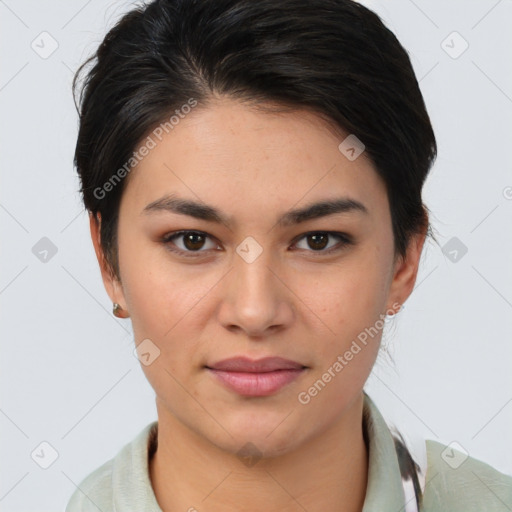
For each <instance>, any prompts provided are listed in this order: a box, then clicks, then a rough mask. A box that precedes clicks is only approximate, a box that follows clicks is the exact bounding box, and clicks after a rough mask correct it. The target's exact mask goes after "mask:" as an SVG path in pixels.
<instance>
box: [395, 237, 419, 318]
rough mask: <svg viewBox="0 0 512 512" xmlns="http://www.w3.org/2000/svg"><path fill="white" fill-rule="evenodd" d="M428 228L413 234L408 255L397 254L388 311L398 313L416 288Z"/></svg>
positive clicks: (408, 247)
mask: <svg viewBox="0 0 512 512" xmlns="http://www.w3.org/2000/svg"><path fill="white" fill-rule="evenodd" d="M425 239H426V230H425V231H423V232H422V233H418V234H415V235H413V236H411V239H410V240H409V244H408V246H407V251H406V255H405V257H404V256H397V258H396V260H395V264H394V271H393V278H392V281H391V286H390V290H389V294H388V297H389V298H388V305H387V308H388V309H387V310H388V311H394V312H395V313H398V311H399V310H400V308H401V306H402V305H403V304H404V302H405V301H406V300H407V298H408V297H409V295H410V294H411V293H412V291H413V289H414V284H415V283H416V276H417V275H418V268H419V263H420V258H421V253H422V250H423V245H424V244H425Z"/></svg>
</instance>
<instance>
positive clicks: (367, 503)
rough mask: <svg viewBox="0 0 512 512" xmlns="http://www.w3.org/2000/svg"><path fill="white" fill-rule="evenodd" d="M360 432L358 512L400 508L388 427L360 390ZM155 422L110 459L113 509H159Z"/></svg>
mask: <svg viewBox="0 0 512 512" xmlns="http://www.w3.org/2000/svg"><path fill="white" fill-rule="evenodd" d="M363 394H364V402H363V432H364V434H365V438H366V440H367V445H368V483H367V488H366V496H365V500H364V505H363V510H362V512H382V510H389V511H393V512H394V511H396V512H400V510H403V508H404V490H403V486H402V479H401V474H400V468H399V465H398V459H397V455H396V450H395V445H394V441H393V438H392V435H391V432H390V430H389V427H388V425H387V423H386V421H385V420H384V418H383V416H382V415H381V413H380V412H379V410H378V409H377V407H376V405H375V404H374V403H373V401H372V400H371V398H370V397H369V396H368V395H367V394H366V392H363ZM157 430H158V422H157V421H154V422H152V423H150V424H148V425H147V426H146V427H144V429H143V430H142V431H141V432H140V433H139V434H138V435H137V437H136V438H135V439H134V440H133V442H132V443H129V444H128V445H126V446H125V447H124V448H123V449H122V450H121V452H120V453H119V454H118V455H117V457H115V459H114V466H113V470H112V490H113V504H114V509H115V510H116V511H123V510H145V511H147V512H162V509H161V508H160V507H159V505H158V502H157V500H156V497H155V494H154V492H153V488H152V486H151V480H150V476H149V465H148V453H150V452H151V451H152V450H154V449H155V447H156V440H157Z"/></svg>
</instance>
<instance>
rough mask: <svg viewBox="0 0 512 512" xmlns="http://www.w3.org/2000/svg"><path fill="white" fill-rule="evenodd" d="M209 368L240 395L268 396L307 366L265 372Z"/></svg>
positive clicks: (290, 380) (293, 378) (294, 377)
mask: <svg viewBox="0 0 512 512" xmlns="http://www.w3.org/2000/svg"><path fill="white" fill-rule="evenodd" d="M208 370H209V371H210V372H211V373H213V374H214V375H215V377H217V378H218V379H219V380H220V381H221V382H222V383H223V384H224V385H225V386H227V387H228V388H229V389H231V390H233V391H235V392H236V393H238V394H240V395H245V396H268V395H272V394H274V393H276V392H277V391H279V390H280V389H281V388H282V387H284V386H286V384H289V383H290V382H292V381H294V380H295V379H296V378H297V377H298V376H299V375H301V374H302V372H303V371H304V370H305V368H302V369H299V370H276V371H273V372H264V373H263V372H262V373H249V372H227V371H223V370H214V369H212V368H208Z"/></svg>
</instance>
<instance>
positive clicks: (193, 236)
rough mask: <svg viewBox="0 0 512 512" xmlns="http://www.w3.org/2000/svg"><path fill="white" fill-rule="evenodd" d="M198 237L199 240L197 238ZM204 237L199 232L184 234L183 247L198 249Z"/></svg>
mask: <svg viewBox="0 0 512 512" xmlns="http://www.w3.org/2000/svg"><path fill="white" fill-rule="evenodd" d="M198 238H199V241H198V240H197V239H198ZM203 238H204V237H203V235H201V234H199V233H189V234H188V235H186V236H185V247H187V249H190V250H195V249H200V248H201V247H202V245H203V243H204V240H202V239H203Z"/></svg>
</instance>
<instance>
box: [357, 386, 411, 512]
mask: <svg viewBox="0 0 512 512" xmlns="http://www.w3.org/2000/svg"><path fill="white" fill-rule="evenodd" d="M363 393H364V403H363V430H364V431H365V432H366V437H367V439H368V484H367V487H366V497H365V500H364V505H363V511H362V512H381V511H382V510H389V511H393V512H394V511H396V512H400V511H401V510H403V509H404V501H405V497H404V490H403V485H402V476H401V473H400V467H399V465H398V458H397V455H396V450H395V444H394V441H393V437H392V435H391V432H390V430H389V427H388V425H387V423H386V421H385V420H384V418H383V416H382V415H381V413H380V411H379V410H378V409H377V407H376V405H375V404H374V403H373V401H372V399H371V398H370V397H369V396H368V395H367V394H366V392H363Z"/></svg>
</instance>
